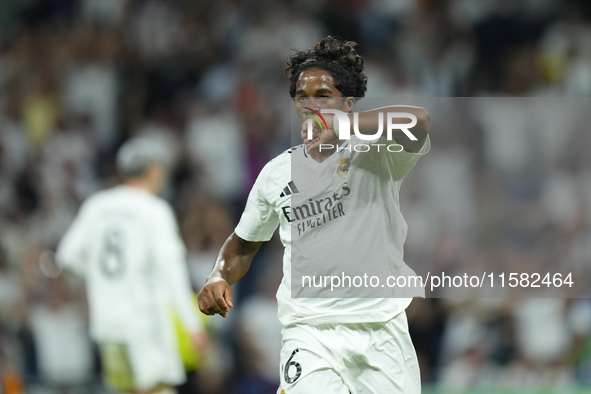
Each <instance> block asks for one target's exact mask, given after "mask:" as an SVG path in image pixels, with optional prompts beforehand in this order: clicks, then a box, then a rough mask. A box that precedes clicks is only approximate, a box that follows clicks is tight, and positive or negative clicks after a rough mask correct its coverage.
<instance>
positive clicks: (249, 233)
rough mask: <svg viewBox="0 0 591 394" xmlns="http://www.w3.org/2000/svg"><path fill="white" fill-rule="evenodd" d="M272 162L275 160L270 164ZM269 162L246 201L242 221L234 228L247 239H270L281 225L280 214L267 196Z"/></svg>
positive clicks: (261, 240) (256, 240)
mask: <svg viewBox="0 0 591 394" xmlns="http://www.w3.org/2000/svg"><path fill="white" fill-rule="evenodd" d="M271 163H273V161H271V162H270V163H269V164H271ZM269 164H267V165H266V166H265V167H264V168H263V170H262V171H261V173H260V174H259V176H258V177H257V180H256V182H255V183H254V185H253V187H252V189H251V190H250V194H249V195H248V200H247V201H246V208H244V212H243V213H242V217H241V218H240V222H239V223H238V226H237V227H236V229H235V230H234V232H235V233H236V235H238V236H239V237H240V238H242V239H244V240H246V241H250V242H263V241H268V240H270V239H271V237H272V236H273V233H274V232H275V230H276V229H277V226H279V216H278V215H277V212H276V211H275V209H274V207H273V205H272V204H271V203H270V202H269V199H268V198H267V197H266V192H267V189H268V187H269V185H268V184H267V182H268V181H267V175H268V173H269V168H270V165H269Z"/></svg>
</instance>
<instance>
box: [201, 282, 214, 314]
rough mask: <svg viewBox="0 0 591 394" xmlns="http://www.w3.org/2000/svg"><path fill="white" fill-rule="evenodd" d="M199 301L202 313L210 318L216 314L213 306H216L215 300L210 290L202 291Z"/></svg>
mask: <svg viewBox="0 0 591 394" xmlns="http://www.w3.org/2000/svg"><path fill="white" fill-rule="evenodd" d="M197 300H198V304H199V310H200V311H201V312H203V313H204V314H206V315H209V316H211V315H215V314H216V311H215V310H214V309H213V306H214V305H215V300H214V298H213V294H212V293H211V291H210V289H209V288H205V289H203V290H201V292H200V293H199V295H198V296H197Z"/></svg>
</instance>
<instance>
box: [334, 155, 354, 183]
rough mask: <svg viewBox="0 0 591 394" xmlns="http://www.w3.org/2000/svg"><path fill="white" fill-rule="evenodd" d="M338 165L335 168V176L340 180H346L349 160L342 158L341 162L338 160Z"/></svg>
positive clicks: (349, 164)
mask: <svg viewBox="0 0 591 394" xmlns="http://www.w3.org/2000/svg"><path fill="white" fill-rule="evenodd" d="M338 164H339V166H338V167H337V175H338V176H340V177H341V178H346V177H347V174H348V173H349V166H351V163H350V162H349V158H348V157H343V158H342V159H341V160H339V163H338Z"/></svg>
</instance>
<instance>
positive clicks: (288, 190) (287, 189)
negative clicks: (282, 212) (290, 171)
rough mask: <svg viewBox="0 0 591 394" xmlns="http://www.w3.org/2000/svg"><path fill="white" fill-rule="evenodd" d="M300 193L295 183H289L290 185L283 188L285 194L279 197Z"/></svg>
mask: <svg viewBox="0 0 591 394" xmlns="http://www.w3.org/2000/svg"><path fill="white" fill-rule="evenodd" d="M299 192H300V191H299V190H298V188H297V187H296V185H295V183H293V181H289V183H288V184H287V186H285V187H284V188H283V192H281V194H280V195H279V197H285V196H289V195H291V194H296V193H299Z"/></svg>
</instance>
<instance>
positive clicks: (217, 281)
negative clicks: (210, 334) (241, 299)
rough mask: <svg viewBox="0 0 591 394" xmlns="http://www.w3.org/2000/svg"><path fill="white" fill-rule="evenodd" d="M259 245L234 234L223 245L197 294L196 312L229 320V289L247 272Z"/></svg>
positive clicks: (230, 290) (231, 306)
mask: <svg viewBox="0 0 591 394" xmlns="http://www.w3.org/2000/svg"><path fill="white" fill-rule="evenodd" d="M262 244H263V243H262V242H249V241H246V240H244V239H242V238H240V237H239V236H238V235H236V234H235V233H232V235H230V237H228V239H227V240H226V242H224V245H223V246H222V249H221V250H220V253H219V254H218V257H217V260H216V262H215V265H214V267H213V270H212V271H211V274H210V275H209V277H208V278H207V281H206V282H205V286H203V288H202V289H201V291H200V292H199V296H198V300H199V309H200V310H201V312H203V313H204V314H206V315H215V314H219V315H221V316H223V317H227V316H228V312H229V311H230V308H233V307H234V304H233V300H232V288H231V287H230V286H231V285H233V284H234V283H236V282H237V281H238V280H239V279H240V278H242V277H243V276H244V274H246V272H247V271H248V269H249V268H250V263H251V262H252V259H253V258H254V255H255V254H256V253H257V251H258V250H259V248H260V247H261V245H262Z"/></svg>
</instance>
